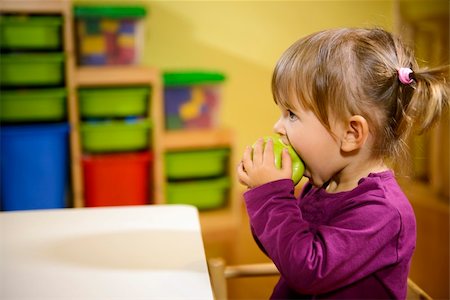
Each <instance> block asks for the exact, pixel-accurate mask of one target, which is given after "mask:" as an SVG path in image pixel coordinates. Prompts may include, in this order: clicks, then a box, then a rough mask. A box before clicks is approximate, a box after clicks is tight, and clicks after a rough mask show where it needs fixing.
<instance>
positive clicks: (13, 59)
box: [0, 53, 64, 86]
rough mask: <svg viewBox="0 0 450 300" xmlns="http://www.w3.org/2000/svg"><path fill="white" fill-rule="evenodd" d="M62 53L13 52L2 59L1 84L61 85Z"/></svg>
mask: <svg viewBox="0 0 450 300" xmlns="http://www.w3.org/2000/svg"><path fill="white" fill-rule="evenodd" d="M63 82H64V55H63V54H62V53H12V54H2V57H1V59H0V84H1V85H5V86H45V85H61V84H62V83H63Z"/></svg>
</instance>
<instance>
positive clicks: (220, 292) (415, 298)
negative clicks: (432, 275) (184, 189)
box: [208, 258, 432, 300]
mask: <svg viewBox="0 0 450 300" xmlns="http://www.w3.org/2000/svg"><path fill="white" fill-rule="evenodd" d="M208 268H209V274H210V277H211V286H212V289H213V292H214V297H215V299H216V300H227V299H228V293H227V279H229V278H238V277H258V276H276V275H279V274H280V273H279V272H278V270H277V268H276V267H275V265H274V264H273V263H261V264H246V265H235V266H227V265H226V263H225V260H223V259H222V258H212V259H209V260H208ZM406 299H408V300H432V298H431V297H430V296H429V295H428V294H427V293H426V292H425V291H424V290H422V289H421V288H420V287H419V286H418V285H417V284H415V283H414V282H413V281H412V280H411V279H410V278H408V291H407V294H406Z"/></svg>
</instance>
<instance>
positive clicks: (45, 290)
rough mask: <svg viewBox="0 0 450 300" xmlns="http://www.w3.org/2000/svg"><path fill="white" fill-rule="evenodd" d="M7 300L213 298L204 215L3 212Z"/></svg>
mask: <svg viewBox="0 0 450 300" xmlns="http://www.w3.org/2000/svg"><path fill="white" fill-rule="evenodd" d="M0 299H3V300H7V299H21V300H22V299H33V300H34V299H55V300H56V299H58V300H65V299H83V300H84V299H127V300H131V299H195V300H200V299H213V295H212V290H211V286H210V281H209V275H208V270H207V265H206V259H205V253H204V248H203V241H202V237H201V231H200V224H199V219H198V212H197V210H196V209H195V208H194V207H190V206H184V205H149V206H128V207H111V208H82V209H61V210H41V211H22V212H2V213H0Z"/></svg>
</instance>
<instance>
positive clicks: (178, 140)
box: [162, 128, 233, 150]
mask: <svg viewBox="0 0 450 300" xmlns="http://www.w3.org/2000/svg"><path fill="white" fill-rule="evenodd" d="M162 141H163V143H164V148H165V149H166V150H189V149H199V148H219V147H229V146H230V145H232V144H233V133H232V131H231V130H230V129H226V128H218V129H201V130H176V131H166V132H165V133H164V134H163V137H162Z"/></svg>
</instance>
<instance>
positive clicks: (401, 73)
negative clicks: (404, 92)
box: [398, 68, 413, 84]
mask: <svg viewBox="0 0 450 300" xmlns="http://www.w3.org/2000/svg"><path fill="white" fill-rule="evenodd" d="M412 72H413V71H412V70H411V69H410V68H400V69H398V79H399V80H400V82H401V83H403V84H411V83H412V82H413V80H412V78H410V77H409V74H411V73H412Z"/></svg>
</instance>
